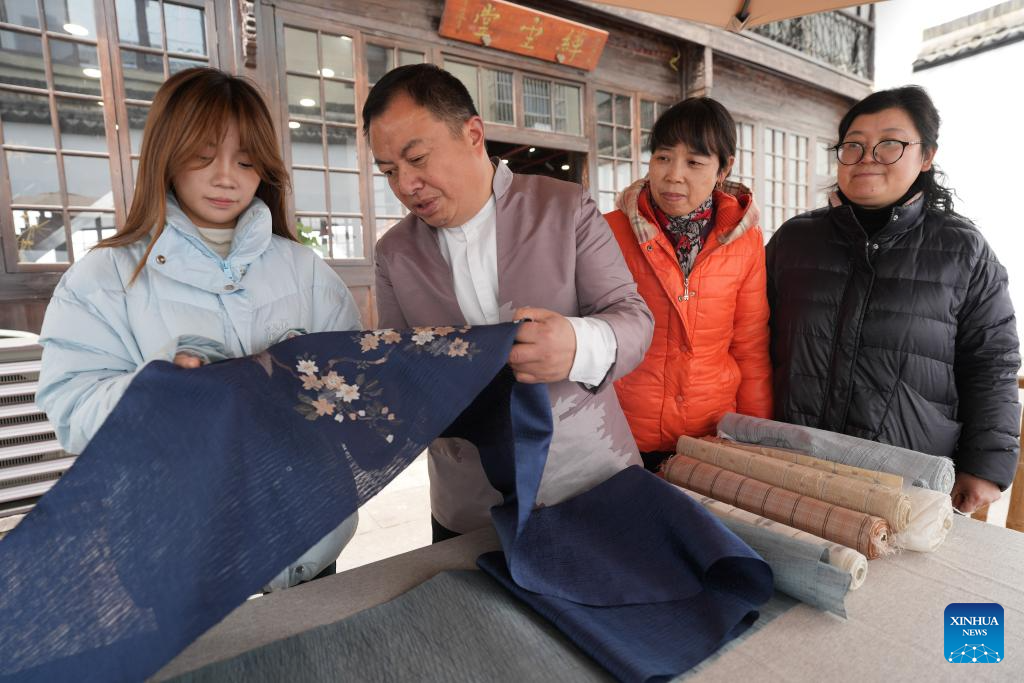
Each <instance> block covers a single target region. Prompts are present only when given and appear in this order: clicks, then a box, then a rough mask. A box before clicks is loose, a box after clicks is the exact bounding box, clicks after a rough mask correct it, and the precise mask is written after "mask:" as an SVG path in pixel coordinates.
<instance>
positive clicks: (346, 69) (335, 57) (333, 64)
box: [320, 35, 356, 78]
mask: <svg viewBox="0 0 1024 683" xmlns="http://www.w3.org/2000/svg"><path fill="white" fill-rule="evenodd" d="M320 44H321V45H322V46H323V51H324V62H323V74H322V75H323V76H325V77H327V78H355V77H356V71H355V68H353V66H352V39H351V38H349V37H348V36H328V35H322V36H320Z"/></svg>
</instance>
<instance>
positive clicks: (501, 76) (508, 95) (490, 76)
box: [480, 69, 515, 125]
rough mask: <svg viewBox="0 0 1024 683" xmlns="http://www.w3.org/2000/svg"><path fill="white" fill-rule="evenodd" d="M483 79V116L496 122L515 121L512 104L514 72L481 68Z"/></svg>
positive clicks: (512, 122) (510, 122) (508, 122)
mask: <svg viewBox="0 0 1024 683" xmlns="http://www.w3.org/2000/svg"><path fill="white" fill-rule="evenodd" d="M480 71H481V79H482V81H483V83H482V85H481V87H482V88H483V99H484V102H483V111H482V114H483V118H484V120H485V121H494V122H495V123H507V124H509V125H512V124H514V123H515V110H514V108H513V104H512V73H511V72H510V71H495V70H493V69H481V70H480Z"/></svg>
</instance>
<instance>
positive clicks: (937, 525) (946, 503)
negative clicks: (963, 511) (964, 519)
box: [892, 486, 953, 553]
mask: <svg viewBox="0 0 1024 683" xmlns="http://www.w3.org/2000/svg"><path fill="white" fill-rule="evenodd" d="M904 492H905V493H906V494H907V495H908V496H910V509H911V515H910V526H908V527H907V528H906V529H904V530H903V531H901V532H900V533H898V534H896V535H895V536H893V539H892V542H893V545H895V546H896V547H897V548H904V549H906V550H913V551H915V552H919V553H930V552H933V551H934V550H936V549H937V548H938V547H939V546H940V545H942V542H943V541H945V540H946V535H947V534H948V533H949V530H950V529H952V528H953V501H952V499H951V498H950V497H949V495H948V494H946V493H942V492H941V491H932V490H930V489H925V488H921V487H920V486H908V487H906V488H905V489H904Z"/></svg>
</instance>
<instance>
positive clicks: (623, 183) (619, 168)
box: [615, 161, 633, 191]
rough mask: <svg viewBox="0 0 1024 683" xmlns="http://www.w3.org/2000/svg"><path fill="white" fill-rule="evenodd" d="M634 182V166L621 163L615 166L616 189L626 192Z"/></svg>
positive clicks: (626, 162) (624, 162)
mask: <svg viewBox="0 0 1024 683" xmlns="http://www.w3.org/2000/svg"><path fill="white" fill-rule="evenodd" d="M631 182H633V164H631V163H629V162H628V161H620V162H619V163H617V164H615V189H616V190H620V191H621V190H624V189H626V188H627V187H629V184H630V183H631Z"/></svg>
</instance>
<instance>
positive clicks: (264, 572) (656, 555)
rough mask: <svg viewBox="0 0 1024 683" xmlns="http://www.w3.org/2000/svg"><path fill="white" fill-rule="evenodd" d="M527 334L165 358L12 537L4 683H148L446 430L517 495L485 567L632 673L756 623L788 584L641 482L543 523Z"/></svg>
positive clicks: (479, 333) (138, 381)
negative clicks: (183, 362) (201, 360)
mask: <svg viewBox="0 0 1024 683" xmlns="http://www.w3.org/2000/svg"><path fill="white" fill-rule="evenodd" d="M515 331H516V326H515V325H513V324H505V325H496V326H488V327H479V328H473V329H470V328H461V329H458V330H456V329H454V328H451V327H442V328H416V329H414V330H409V331H393V330H377V331H371V332H358V333H351V332H338V333H323V334H313V335H305V336H301V337H297V338H294V339H290V340H288V341H285V342H282V343H280V344H277V345H275V346H273V347H271V348H270V349H268V350H267V351H265V352H263V353H261V354H259V355H257V356H253V357H250V358H245V359H238V360H230V361H225V362H223V363H217V364H214V365H210V366H204V367H202V368H199V369H195V370H183V369H180V368H177V367H176V366H174V365H172V364H170V363H163V362H156V363H151V364H150V365H149V366H147V367H146V368H144V369H143V370H142V371H141V372H140V373H139V374H138V376H137V377H136V378H135V380H134V381H133V382H132V384H131V385H130V386H129V388H128V390H127V391H126V392H125V395H124V397H123V398H122V400H121V401H120V403H119V404H118V405H117V407H116V408H115V410H114V411H113V413H112V414H111V416H110V417H109V418H108V420H107V421H106V422H105V423H104V425H103V427H102V428H101V429H100V431H99V432H98V433H97V434H96V436H95V437H94V439H93V441H92V442H91V443H90V445H89V447H88V448H86V449H85V452H84V453H83V454H82V455H81V456H80V458H79V460H78V462H77V463H76V465H75V466H74V467H73V468H72V469H71V470H70V471H69V472H68V473H67V474H66V475H65V476H64V477H63V478H62V479H61V481H60V482H59V483H58V484H57V485H56V486H54V488H53V489H52V490H51V492H50V493H49V494H47V495H46V496H45V497H44V498H43V499H42V500H41V501H40V502H39V504H38V505H37V507H36V508H35V510H33V512H32V513H31V514H30V515H29V516H28V517H27V518H26V519H25V520H24V521H23V522H22V523H21V524H20V525H19V526H18V527H17V528H16V529H15V530H14V531H13V532H12V533H11V534H10V535H9V536H8V537H7V538H5V539H4V540H3V541H2V542H0V615H2V617H0V618H2V619H3V624H4V625H3V629H0V672H3V673H2V674H0V677H2V678H3V679H4V680H7V679H17V680H25V681H35V680H39V681H62V680H68V681H70V680H75V681H91V680H97V681H98V680H103V681H117V680H142V679H144V678H146V677H147V676H149V675H151V674H152V673H154V672H155V671H156V670H157V669H159V668H160V667H161V666H162V665H163V664H164V663H166V662H167V661H169V660H170V659H171V658H172V657H173V656H174V655H175V654H177V653H178V652H180V651H181V650H183V649H184V648H185V647H186V646H187V645H188V644H190V643H191V642H192V641H193V640H195V639H196V638H197V637H198V636H199V635H200V634H202V633H203V632H204V631H206V630H207V629H209V628H210V627H211V626H213V625H214V624H216V623H217V622H218V621H220V620H221V619H222V618H223V617H224V616H226V615H227V614H228V613H229V612H230V611H231V610H232V609H233V608H234V607H236V606H237V605H239V604H241V603H242V602H243V601H244V600H245V599H246V597H247V596H248V595H250V594H252V593H254V592H257V591H258V590H259V588H260V587H261V586H262V585H264V584H265V583H266V582H267V581H268V580H269V579H270V578H271V577H273V576H274V575H276V574H277V573H278V572H279V571H280V570H281V569H282V568H283V567H285V566H286V565H288V564H289V563H290V562H292V561H294V559H295V558H296V557H298V556H299V555H301V554H302V553H303V552H304V551H305V550H307V549H308V548H309V547H311V546H312V545H313V544H314V543H315V542H316V541H318V540H319V539H320V538H321V537H323V536H324V535H325V534H326V533H328V532H329V531H331V530H332V529H334V528H335V527H336V526H337V525H338V524H339V523H340V522H341V521H342V520H343V519H345V518H346V517H347V516H349V515H350V514H351V513H352V512H353V511H354V510H355V509H356V508H357V507H358V506H359V505H360V504H361V503H362V502H364V501H365V500H367V499H368V498H370V497H371V496H373V495H374V494H375V493H376V492H377V491H379V490H380V489H381V488H383V486H384V485H386V484H387V483H388V482H389V481H391V479H393V478H394V476H395V475H397V474H398V473H399V472H400V471H401V470H402V469H403V468H404V467H406V466H407V465H408V464H409V463H410V462H411V461H412V460H413V459H414V458H415V457H416V456H417V455H418V454H419V452H420V451H421V450H422V449H423V448H424V447H425V446H426V445H427V444H428V443H429V442H430V441H431V440H433V439H434V438H436V437H437V436H439V435H441V434H445V435H450V436H461V437H462V438H466V439H467V440H469V441H471V442H473V443H474V444H476V445H477V447H478V448H479V449H480V452H481V461H482V462H483V464H484V468H485V471H486V473H487V475H488V477H489V479H490V481H491V482H492V483H493V484H494V486H495V487H496V488H497V489H498V490H499V491H501V492H502V493H503V494H504V495H505V502H504V504H503V505H501V506H499V507H498V508H496V509H495V511H494V521H495V525H496V527H497V529H498V533H499V536H500V538H501V540H502V547H503V549H504V554H503V555H499V556H496V557H491V556H485V557H484V558H482V559H481V566H482V567H484V568H485V569H487V571H488V572H489V573H491V574H492V575H493V576H495V577H496V578H498V580H499V581H501V582H502V583H503V584H504V585H506V586H508V587H510V589H512V590H513V591H514V592H516V595H518V596H519V597H520V598H521V599H523V600H524V601H526V602H527V604H530V605H531V606H532V607H533V608H534V609H535V610H537V611H538V612H540V613H541V614H542V615H544V616H546V617H547V618H548V619H551V621H552V623H553V624H555V626H556V627H558V628H560V629H562V630H563V631H564V632H566V634H567V635H568V636H569V637H570V638H572V639H573V640H574V641H575V642H577V644H579V645H580V647H581V648H582V649H583V650H584V651H585V652H587V653H588V654H590V655H591V656H592V657H594V658H595V659H596V660H597V661H598V662H600V663H602V664H603V665H604V666H606V667H607V668H608V669H609V671H611V672H612V673H613V674H614V675H616V676H617V677H619V678H621V679H623V680H645V679H648V678H652V677H654V678H657V677H659V676H668V675H674V674H678V673H680V672H682V671H684V670H685V669H686V668H688V667H689V666H692V665H693V664H694V663H696V662H698V661H700V660H701V659H703V658H704V657H705V656H707V655H708V654H710V653H711V652H712V651H713V650H714V649H715V648H717V647H718V646H719V645H720V644H721V643H723V642H725V640H728V639H729V638H731V637H733V636H734V635H736V634H737V633H739V632H741V631H742V630H743V629H744V628H746V626H747V625H749V623H750V622H751V621H752V619H754V618H756V610H755V608H756V605H757V604H759V603H760V602H763V601H765V600H767V599H768V597H769V596H770V595H771V586H772V576H771V571H770V569H769V568H768V566H767V565H766V564H765V563H764V562H763V561H762V560H761V559H760V558H759V557H758V556H757V555H756V554H755V553H754V552H753V551H752V550H751V549H750V548H749V547H747V546H746V545H744V544H743V543H742V542H741V541H739V539H738V538H736V537H735V536H734V535H733V534H732V533H731V532H729V531H728V530H727V529H725V527H723V526H722V525H721V524H720V523H719V522H718V521H717V520H716V519H715V518H714V517H712V516H711V515H710V514H708V513H706V512H705V511H704V510H703V509H702V508H701V507H700V506H699V505H696V504H695V503H693V502H692V501H690V500H689V499H688V497H686V496H685V495H683V494H681V493H679V492H678V491H676V490H675V489H674V488H673V487H671V486H669V485H668V484H666V483H665V482H663V481H661V480H659V479H657V478H656V477H654V476H652V475H650V474H648V473H646V472H644V471H642V470H640V469H639V468H630V469H627V470H625V471H623V472H621V473H620V474H618V475H616V476H615V477H613V478H611V479H609V480H608V481H607V482H605V483H603V484H601V485H599V486H598V487H595V488H594V489H592V490H591V491H589V492H587V493H585V494H583V495H581V496H578V497H576V498H573V499H571V500H568V501H566V502H564V503H561V504H559V505H554V506H550V507H547V508H541V509H538V510H534V509H533V504H534V501H535V499H536V493H537V490H538V488H539V486H540V481H541V477H542V474H543V471H544V464H545V462H546V458H547V449H548V445H549V443H550V438H551V430H552V422H551V411H550V404H549V399H548V395H547V390H546V388H545V387H544V386H543V385H523V384H518V383H516V382H515V380H514V377H513V376H512V374H511V372H510V371H509V370H508V369H507V368H506V367H505V360H506V359H507V357H508V353H509V351H510V349H511V346H512V344H513V342H514V337H515ZM580 466H581V467H586V463H585V462H581V463H580ZM538 596H539V597H538ZM645 624H646V626H645ZM673 624H676V625H684V626H678V628H683V629H684V630H683V631H679V630H678V628H677V627H674V626H672V625H673ZM673 629H675V630H673ZM666 633H676V634H678V635H679V636H680V637H682V636H683V635H684V633H685V634H686V637H685V639H686V642H687V643H692V645H680V643H679V642H678V641H676V640H675V639H674V638H671V639H668V640H666V639H665V638H663V637H662V634H666ZM652 648H653V649H652Z"/></svg>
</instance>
